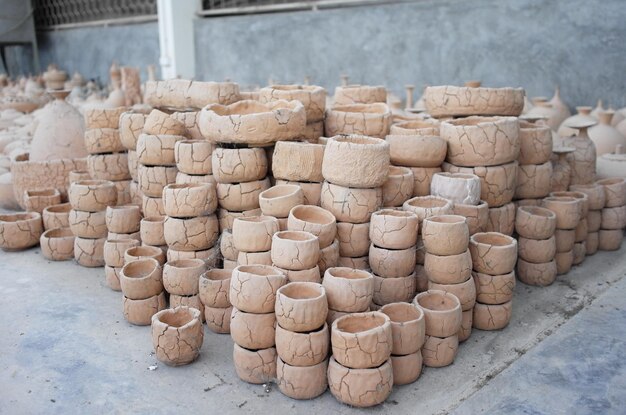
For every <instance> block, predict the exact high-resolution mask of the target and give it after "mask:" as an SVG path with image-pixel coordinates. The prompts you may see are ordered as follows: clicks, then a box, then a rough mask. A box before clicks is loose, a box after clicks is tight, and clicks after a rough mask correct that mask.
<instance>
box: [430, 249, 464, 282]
mask: <svg viewBox="0 0 626 415" xmlns="http://www.w3.org/2000/svg"><path fill="white" fill-rule="evenodd" d="M424 271H425V272H426V275H427V276H428V279H429V280H430V281H432V282H435V283H438V284H461V283H464V282H465V281H467V280H469V278H470V276H471V272H472V256H471V255H470V251H469V249H466V250H465V252H463V253H461V254H456V255H435V254H431V253H428V252H427V253H426V256H425V258H424Z"/></svg>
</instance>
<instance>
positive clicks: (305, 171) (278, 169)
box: [272, 141, 325, 182]
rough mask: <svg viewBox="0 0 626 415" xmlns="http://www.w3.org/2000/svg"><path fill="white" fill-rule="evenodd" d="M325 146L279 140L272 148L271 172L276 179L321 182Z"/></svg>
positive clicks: (322, 178) (322, 179)
mask: <svg viewBox="0 0 626 415" xmlns="http://www.w3.org/2000/svg"><path fill="white" fill-rule="evenodd" d="M324 150H325V146H323V145H320V144H310V143H301V142H289V141H279V142H277V143H276V147H275V148H274V155H273V158H272V174H273V176H274V177H275V178H277V179H283V180H290V181H301V182H322V181H324V176H323V175H322V160H323V158H324Z"/></svg>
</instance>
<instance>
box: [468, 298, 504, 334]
mask: <svg viewBox="0 0 626 415" xmlns="http://www.w3.org/2000/svg"><path fill="white" fill-rule="evenodd" d="M512 311H513V303H512V302H511V301H509V302H507V303H504V304H498V305H494V304H480V303H476V306H475V307H474V322H473V327H474V328H476V329H478V330H500V329H503V328H505V327H506V326H507V325H508V324H509V321H511V313H512Z"/></svg>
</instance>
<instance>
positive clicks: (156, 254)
mask: <svg viewBox="0 0 626 415" xmlns="http://www.w3.org/2000/svg"><path fill="white" fill-rule="evenodd" d="M144 258H152V259H155V260H156V261H157V262H158V263H159V264H160V265H163V264H165V254H164V253H163V251H162V250H161V248H158V247H156V246H147V245H144V246H136V247H133V248H128V249H127V250H126V252H124V261H125V262H126V263H129V262H132V261H135V260H138V259H144Z"/></svg>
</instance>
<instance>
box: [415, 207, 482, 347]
mask: <svg viewBox="0 0 626 415" xmlns="http://www.w3.org/2000/svg"><path fill="white" fill-rule="evenodd" d="M469 238H470V235H469V228H468V226H467V221H466V219H465V217H463V216H458V215H439V216H431V217H429V218H426V219H424V222H423V223H422V240H423V241H424V249H425V250H426V256H425V259H424V271H425V273H426V276H427V277H428V289H429V290H438V291H443V292H447V293H451V294H453V295H455V296H456V297H457V298H458V299H459V301H460V302H461V311H462V313H463V314H462V322H461V328H460V329H459V333H458V340H459V342H463V341H465V340H467V339H468V338H469V336H470V335H471V333H472V313H473V308H474V303H475V302H476V287H475V285H474V281H473V280H472V256H471V254H470V251H469Z"/></svg>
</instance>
